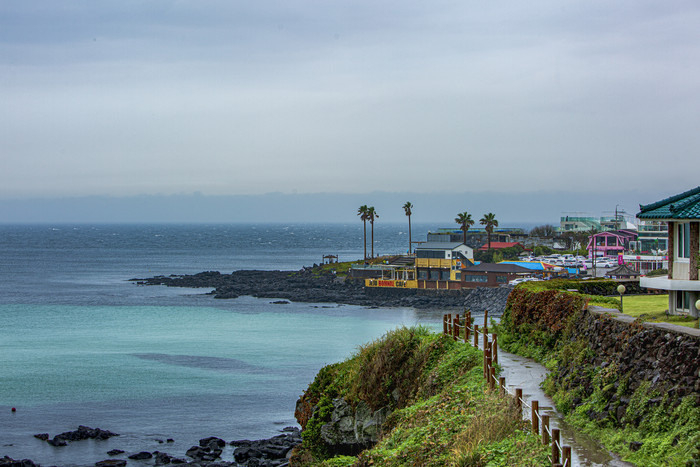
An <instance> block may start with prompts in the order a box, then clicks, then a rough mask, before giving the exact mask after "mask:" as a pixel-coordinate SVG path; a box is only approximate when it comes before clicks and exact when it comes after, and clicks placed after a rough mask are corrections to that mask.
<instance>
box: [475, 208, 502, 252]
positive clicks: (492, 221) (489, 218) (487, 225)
mask: <svg viewBox="0 0 700 467" xmlns="http://www.w3.org/2000/svg"><path fill="white" fill-rule="evenodd" d="M479 223H480V224H481V225H483V226H484V230H486V240H487V242H488V245H489V246H488V249H489V250H490V249H491V234H492V233H493V228H494V227H498V221H497V220H496V215H495V214H494V213H492V212H490V213H488V214H484V217H482V218H481V219H479Z"/></svg>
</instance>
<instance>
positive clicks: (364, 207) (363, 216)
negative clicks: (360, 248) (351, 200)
mask: <svg viewBox="0 0 700 467" xmlns="http://www.w3.org/2000/svg"><path fill="white" fill-rule="evenodd" d="M368 209H369V208H368V207H367V205H366V204H363V205H362V206H360V209H358V210H357V215H358V216H360V220H361V221H362V224H363V227H364V231H365V233H364V241H365V260H366V259H367V220H369V217H368V215H367V210H368Z"/></svg>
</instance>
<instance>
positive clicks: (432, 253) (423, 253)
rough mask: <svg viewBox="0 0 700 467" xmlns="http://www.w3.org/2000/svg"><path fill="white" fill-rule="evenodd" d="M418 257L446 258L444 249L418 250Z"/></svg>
mask: <svg viewBox="0 0 700 467" xmlns="http://www.w3.org/2000/svg"><path fill="white" fill-rule="evenodd" d="M416 258H432V259H445V251H444V250H417V251H416Z"/></svg>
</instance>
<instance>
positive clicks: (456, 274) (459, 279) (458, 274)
mask: <svg viewBox="0 0 700 467" xmlns="http://www.w3.org/2000/svg"><path fill="white" fill-rule="evenodd" d="M455 279H456V280H458V281H461V280H462V273H461V272H456V273H455Z"/></svg>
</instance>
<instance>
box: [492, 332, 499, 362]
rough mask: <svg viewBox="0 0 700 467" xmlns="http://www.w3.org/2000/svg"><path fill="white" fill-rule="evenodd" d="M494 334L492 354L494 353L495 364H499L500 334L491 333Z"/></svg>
mask: <svg viewBox="0 0 700 467" xmlns="http://www.w3.org/2000/svg"><path fill="white" fill-rule="evenodd" d="M491 335H492V336H493V339H492V344H491V348H492V350H491V355H493V364H494V365H496V364H498V335H496V334H491Z"/></svg>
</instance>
